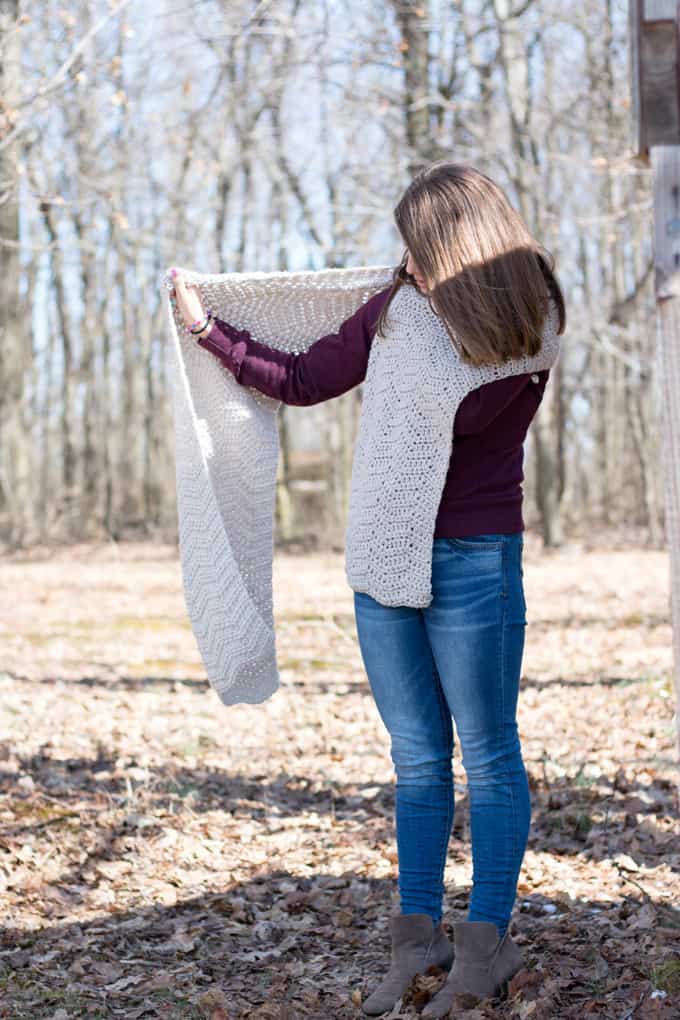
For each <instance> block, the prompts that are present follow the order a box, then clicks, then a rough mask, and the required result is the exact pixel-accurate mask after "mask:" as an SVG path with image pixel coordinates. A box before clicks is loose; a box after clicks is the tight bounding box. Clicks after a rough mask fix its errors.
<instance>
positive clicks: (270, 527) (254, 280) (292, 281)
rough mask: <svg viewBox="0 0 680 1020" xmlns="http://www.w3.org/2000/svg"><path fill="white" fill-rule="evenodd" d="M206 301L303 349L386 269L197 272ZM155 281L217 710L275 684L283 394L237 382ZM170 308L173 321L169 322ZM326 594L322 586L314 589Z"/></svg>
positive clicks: (186, 558)
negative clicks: (165, 328)
mask: <svg viewBox="0 0 680 1020" xmlns="http://www.w3.org/2000/svg"><path fill="white" fill-rule="evenodd" d="M177 268H178V269H179V270H180V271H181V272H182V274H183V276H184V278H185V279H186V280H187V281H188V282H189V281H191V282H196V283H197V284H198V286H199V292H200V295H201V299H202V303H203V307H204V308H212V309H213V311H214V313H215V315H217V316H218V317H219V318H221V319H223V320H224V321H225V322H229V323H230V324H231V325H233V326H235V327H236V328H237V329H247V330H248V331H249V332H250V334H251V336H252V337H253V339H255V340H258V341H259V342H260V343H264V344H267V345H268V346H270V347H275V348H279V349H282V350H287V351H294V352H300V351H304V350H308V349H309V347H310V346H311V345H312V344H313V343H314V342H315V341H316V340H318V339H319V338H320V337H321V336H325V335H326V334H328V333H331V332H335V331H336V330H337V329H338V328H339V326H340V325H341V324H342V323H343V322H344V321H345V319H347V318H349V316H350V315H352V314H353V312H355V311H356V310H357V309H358V308H359V307H360V306H361V305H362V304H364V303H365V302H366V301H367V300H368V299H369V298H370V297H372V296H373V295H374V294H375V293H377V292H378V291H380V290H383V289H384V288H385V287H386V286H388V285H389V283H390V281H391V279H392V272H393V267H391V266H368V267H358V268H353V269H323V270H306V271H300V272H272V273H262V272H253V273H218V274H205V273H197V272H194V271H192V270H190V269H188V268H184V267H181V266H178V267H177ZM169 270H170V267H168V269H166V271H165V273H164V274H163V276H162V279H161V288H162V291H163V293H164V299H165V303H166V310H167V315H168V322H169V326H170V334H171V350H172V354H171V357H172V400H173V416H174V426H175V475H176V488H177V517H178V534H179V552H180V563H181V570H182V584H183V590H184V598H185V602H186V606H187V611H188V615H189V619H190V621H191V626H192V630H193V633H194V636H195V638H196V643H197V645H198V649H199V652H200V654H201V657H202V659H203V663H204V666H205V670H206V674H207V677H208V680H209V682H210V684H211V686H212V687H213V688H214V690H215V691H216V692H217V694H218V696H219V698H220V700H221V701H222V702H223V703H224V704H225V705H234V704H241V703H248V704H258V703H260V702H262V701H265V700H266V699H267V698H269V697H271V695H272V694H273V693H274V692H275V691H276V690H277V688H278V686H279V681H280V678H279V673H278V668H277V662H276V640H275V628H274V615H273V599H272V564H273V552H274V509H275V495H276V473H277V464H278V454H279V440H278V429H277V421H276V414H277V411H278V408H279V407H280V401H277V400H273V399H272V398H271V397H268V396H266V395H265V394H262V393H260V392H259V391H258V390H256V389H254V388H252V387H247V386H241V385H240V384H239V383H238V382H237V381H236V379H234V377H233V376H232V374H231V373H230V371H229V369H228V368H227V367H226V366H225V365H223V364H222V363H221V361H219V359H218V358H216V357H215V356H214V355H213V354H211V353H210V351H207V350H204V349H203V348H202V347H200V346H199V345H198V344H197V343H196V341H195V340H193V339H192V338H191V337H190V336H189V335H188V334H187V333H186V332H185V331H184V330H183V329H182V322H181V319H180V318H179V316H178V315H177V313H175V311H174V308H173V305H172V303H171V301H170V289H171V288H172V278H171V276H170V273H169ZM176 315H177V317H176ZM320 597H322V593H320Z"/></svg>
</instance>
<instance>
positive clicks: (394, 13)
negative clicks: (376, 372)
mask: <svg viewBox="0 0 680 1020" xmlns="http://www.w3.org/2000/svg"><path fill="white" fill-rule="evenodd" d="M0 12H1V14H0V18H1V24H0V44H1V47H2V52H1V65H0V77H1V79H2V80H1V84H0V96H1V99H0V196H1V200H0V236H1V237H2V241H1V242H0V243H1V244H2V274H1V281H0V541H2V543H4V544H5V546H6V547H10V548H13V547H17V546H22V545H31V544H33V543H35V542H48V541H67V542H70V541H81V540H87V539H90V538H100V537H111V538H114V539H125V538H131V537H146V538H151V539H159V540H166V541H173V540H174V539H175V537H176V507H175V491H174V455H173V449H174V436H173V421H172V404H171V397H172V394H171V385H172V379H171V377H170V373H169V362H168V354H169V348H168V343H169V330H168V327H167V322H166V318H165V315H166V313H165V308H164V304H163V297H164V296H163V292H162V287H161V277H162V274H163V272H164V270H165V268H166V267H167V266H169V265H181V266H185V267H191V268H195V269H196V270H198V271H200V272H232V271H236V272H237V271H241V270H243V271H252V270H265V271H268V270H280V269H307V268H321V267H323V266H357V265H362V264H371V263H381V264H387V263H391V262H393V261H396V260H397V259H398V258H399V257H400V255H401V253H402V248H401V245H400V239H399V236H398V233H397V231H396V228H395V226H394V223H393V219H392V209H393V207H394V205H395V204H396V201H397V199H398V197H399V195H400V194H401V192H402V190H403V188H404V187H405V186H406V184H407V183H408V181H409V179H410V178H411V176H412V175H413V174H414V173H415V172H416V170H417V169H418V168H419V166H420V165H422V164H423V163H424V162H428V161H430V160H432V159H436V158H448V159H454V160H456V161H459V162H467V163H472V164H473V165H475V166H477V167H478V168H480V169H482V170H484V171H485V172H487V173H488V174H490V175H491V176H492V177H494V178H495V179H496V180H498V181H499V183H500V184H501V185H502V186H503V187H504V188H505V189H506V191H507V193H508V195H509V197H510V198H511V200H512V202H513V204H515V205H516V207H517V208H518V209H520V210H521V213H522V215H523V216H524V218H525V219H526V221H527V223H528V224H529V226H530V229H531V230H532V231H533V233H534V235H535V236H536V237H537V238H538V239H539V240H540V241H541V242H542V243H543V244H544V245H545V246H546V247H547V248H548V249H549V250H550V251H551V252H552V253H553V254H554V256H555V258H556V266H557V271H558V274H559V277H560V280H561V283H562V285H563V288H564V291H565V295H566V299H567V313H568V324H567V333H566V336H565V343H564V345H563V354H562V357H561V360H560V362H559V364H558V366H557V368H556V369H555V370H554V371H553V373H552V375H551V380H550V383H549V387H548V390H547V392H546V397H545V399H544V401H543V404H542V406H541V409H540V411H539V413H538V415H537V417H536V419H535V421H534V423H533V425H532V427H531V429H530V434H529V438H528V440H527V446H526V458H525V474H526V483H525V492H526V500H525V512H526V519H527V524H528V525H529V526H536V527H539V528H540V529H541V531H542V534H543V538H544V541H545V542H546V543H547V544H549V545H555V544H559V543H560V542H561V541H562V539H563V537H564V536H565V535H570V534H574V535H576V534H578V535H580V536H581V537H583V536H586V535H587V534H588V533H590V532H593V531H597V530H599V529H602V528H606V529H611V528H616V529H621V530H623V531H624V532H625V533H626V534H627V535H628V536H634V537H635V539H636V540H637V541H641V542H643V543H649V544H651V545H656V546H658V545H660V544H662V543H663V541H664V531H663V527H664V525H663V484H664V483H663V477H662V471H663V464H662V453H661V445H660V420H659V419H660V413H661V403H660V391H659V386H658V366H657V361H656V356H655V351H656V339H655V327H654V323H655V307H654V291H653V272H652V268H653V259H652V235H651V231H652V217H651V210H652V198H651V171H650V170H649V169H647V168H642V167H640V166H637V165H636V164H635V163H634V161H633V160H632V158H631V148H630V137H629V136H630V89H629V80H628V76H629V68H628V61H629V55H628V41H627V30H628V24H627V4H626V3H624V2H614V0H586V2H584V3H582V4H579V5H577V6H576V7H573V6H571V5H565V4H563V3H558V2H557V0H554V2H553V0H541V2H540V3H539V2H535V0H523V2H522V0H515V2H514V3H510V2H508V0H459V2H455V3H454V2H446V0H429V2H427V0H422V2H397V0H389V2H387V0H385V2H383V0H376V2H374V3H371V4H363V3H360V2H358V0H343V2H342V3H340V2H335V0H270V2H267V0H259V2H256V0H229V2H226V0H224V2H206V3H200V4H191V5H181V4H176V3H172V2H171V0H153V2H150V3H144V4H143V5H142V4H134V3H130V2H129V0H127V2H122V3H120V2H119V3H108V4H107V3H96V2H83V3H82V4H78V3H69V4H68V5H61V4H58V3H31V2H21V3H20V2H18V0H0ZM360 400H361V387H358V388H357V389H355V390H353V391H351V392H350V393H348V394H345V395H343V396H342V397H340V398H337V399H336V400H334V401H331V402H329V403H325V404H322V405H319V406H315V407H309V408H297V407H285V406H282V407H281V409H280V412H279V418H278V420H279V428H280V438H281V457H280V464H279V469H280V479H279V482H280V484H279V487H278V488H279V501H278V513H277V537H278V539H279V541H285V540H287V539H290V538H300V537H302V536H304V537H306V538H307V539H311V540H318V541H320V542H321V543H322V544H329V543H330V544H333V543H336V544H337V543H338V542H341V541H342V533H343V528H344V519H345V510H346V505H347V497H348V485H349V477H350V467H351V457H352V451H353V444H354V437H355V432H356V428H357V424H358V416H359V408H360Z"/></svg>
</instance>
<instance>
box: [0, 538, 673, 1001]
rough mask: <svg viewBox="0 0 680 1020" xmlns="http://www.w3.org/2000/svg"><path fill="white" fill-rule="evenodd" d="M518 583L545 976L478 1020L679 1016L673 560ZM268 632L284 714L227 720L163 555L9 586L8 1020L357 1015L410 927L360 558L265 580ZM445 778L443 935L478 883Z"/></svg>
mask: <svg viewBox="0 0 680 1020" xmlns="http://www.w3.org/2000/svg"><path fill="white" fill-rule="evenodd" d="M525 582H526V594H527V603H528V619H529V627H528V631H527V647H526V652H525V658H524V670H523V691H522V694H521V699H520V702H521V707H520V729H521V733H522V739H523V746H524V751H525V759H526V762H527V767H528V769H529V772H530V778H531V785H532V798H533V819H532V833H531V838H530V845H529V849H528V851H527V855H526V858H525V862H524V867H523V871H522V876H521V885H520V889H519V895H518V901H517V908H516V911H515V915H514V922H513V925H514V934H515V937H516V939H517V941H518V942H520V943H521V944H522V946H523V948H524V950H525V954H526V957H527V960H528V964H529V966H528V969H527V970H526V971H523V972H522V973H521V974H520V975H519V976H518V978H517V979H516V980H515V982H514V983H513V987H512V988H511V996H510V997H509V998H508V999H507V1000H505V1001H503V1002H493V1003H490V1002H488V1001H487V1002H486V1003H483V1004H481V1005H479V1006H477V1007H476V1009H473V1010H470V1011H466V1012H465V1013H464V1014H460V1015H465V1016H466V1017H469V1018H471V1020H478V1018H481V1017H501V1018H510V1017H513V1018H521V1020H526V1018H535V1020H554V1018H560V1020H561V1018H564V1020H568V1018H574V1020H576V1018H578V1020H581V1018H583V1017H606V1018H611V1020H624V1018H625V1020H642V1018H647V1017H663V1018H671V1017H675V1018H677V1017H678V1016H680V911H679V910H678V904H679V903H680V895H679V894H680V834H679V829H678V816H677V811H676V800H675V791H674V782H675V765H674V758H675V751H674V734H673V726H674V723H673V698H672V686H671V651H670V641H671V634H670V627H669V622H668V565H667V557H666V556H665V555H664V554H663V553H660V552H650V551H643V552H641V551H637V550H636V551H633V552H628V551H623V552H622V551H599V552H592V551H590V552H589V551H584V550H583V549H582V548H579V547H577V546H571V547H568V548H566V549H564V550H561V551H560V552H559V553H556V554H553V555H550V556H546V555H544V554H541V553H539V551H538V549H536V548H535V547H534V546H533V545H532V543H531V541H528V542H527V553H526V559H525ZM320 592H321V593H323V595H322V598H320V597H319V593H320ZM274 605H275V611H276V616H277V644H278V657H279V666H280V669H281V677H282V688H281V690H279V691H278V692H277V693H276V694H275V695H274V697H273V698H272V699H270V700H269V701H268V702H266V703H265V704H264V705H261V706H253V707H248V706H236V707H232V708H225V707H223V706H222V705H221V704H220V702H219V701H218V699H217V697H216V695H215V694H214V693H213V692H212V691H210V690H209V689H208V688H207V686H206V683H205V681H204V674H203V669H202V666H201V662H200V658H199V656H198V652H197V649H196V645H195V642H194V639H193V635H192V633H191V629H190V626H189V623H188V620H187V616H186V611H185V607H184V600H183V595H182V589H181V575H180V567H179V562H178V559H177V555H176V551H175V549H174V548H171V547H161V548H159V547H157V546H151V545H134V546H132V545H131V546H124V547H115V546H111V547H99V548H96V547H88V546H82V547H78V548H77V549H75V550H67V551H57V552H54V551H45V555H44V557H43V558H36V557H35V556H34V557H33V558H31V559H29V560H24V559H23V558H22V557H15V558H9V557H4V558H2V559H0V636H1V639H2V658H1V659H0V692H1V700H0V906H1V907H2V941H1V942H0V1017H11V1018H12V1020H15V1018H21V1020H23V1018H31V1020H33V1018H35V1020H41V1018H50V1020H70V1018H76V1017H78V1018H80V1017H82V1018H85V1017H86V1018H88V1020H95V1018H100V1017H124V1018H126V1020H135V1018H140V1017H163V1018H181V1020H191V1018H199V1017H200V1018H210V1020H225V1018H229V1020H241V1018H249V1017H253V1018H255V1017H257V1018H262V1020H267V1018H271V1020H297V1018H300V1020H307V1018H315V1020H330V1018H333V1020H341V1018H349V1017H358V1016H359V1015H360V1013H359V1010H358V1007H357V1003H358V1002H360V1000H361V997H362V995H364V994H365V992H366V990H367V988H369V987H370V986H371V984H372V982H373V981H374V979H375V977H376V976H378V975H379V974H380V973H381V972H382V970H383V969H384V966H385V963H386V959H387V952H388V936H387V921H388V918H389V915H390V913H391V912H392V911H395V910H397V909H398V906H397V899H396V889H395V882H394V875H395V861H396V858H395V850H394V839H393V822H392V810H393V785H392V783H393V780H392V770H391V764H390V761H389V755H388V742H387V736H386V734H385V732H384V731H383V729H382V725H381V723H380V720H379V717H378V714H377V711H376V709H375V706H374V703H373V701H372V699H371V696H370V692H369V690H368V685H367V682H366V678H365V674H364V672H363V668H362V664H361V659H360V654H359V649H358V645H357V642H356V633H355V629H354V620H353V615H352V600H351V592H350V589H349V588H348V587H347V585H346V582H345V577H344V572H343V563H342V557H341V556H340V555H336V554H329V555H318V554H317V555H305V556H304V557H298V556H292V555H287V554H282V553H281V554H277V558H276V561H275V591H274ZM454 768H455V770H456V784H457V800H456V816H455V822H454V836H453V838H452V841H451V846H450V850H449V857H448V866H447V889H448V894H447V902H446V914H445V921H446V922H449V923H450V922H452V921H453V920H455V919H456V918H458V917H463V916H464V912H465V907H466V903H467V897H468V893H469V887H470V876H471V866H470V855H469V833H468V812H467V802H466V794H465V774H464V772H463V770H462V768H461V766H460V762H459V757H458V751H457V750H456V758H455V763H454ZM440 981H441V977H436V976H435V977H428V978H423V979H420V980H419V981H417V982H416V985H415V987H414V988H413V990H412V992H413V994H412V995H409V996H407V1000H406V1001H405V1003H404V1005H403V1008H402V1010H401V1012H399V1014H398V1015H399V1016H402V1017H405V1018H406V1017H415V1016H417V1015H418V1009H419V1007H420V1005H421V1004H422V1003H423V1002H424V1001H425V1000H426V998H427V996H428V994H429V992H430V991H431V990H432V989H433V988H435V987H436V986H437V984H438V983H439V982H440ZM394 1015H395V1016H396V1015H397V1014H396V1013H395V1014H394Z"/></svg>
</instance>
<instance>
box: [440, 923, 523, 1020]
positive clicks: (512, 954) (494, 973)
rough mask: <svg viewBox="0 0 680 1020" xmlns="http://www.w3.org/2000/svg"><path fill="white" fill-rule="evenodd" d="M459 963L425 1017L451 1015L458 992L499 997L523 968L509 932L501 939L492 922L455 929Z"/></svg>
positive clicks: (457, 960)
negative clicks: (503, 988)
mask: <svg viewBox="0 0 680 1020" xmlns="http://www.w3.org/2000/svg"><path fill="white" fill-rule="evenodd" d="M453 932H454V939H453V941H454V946H455V950H456V959H455V963H454V965H453V967H452V969H451V972H450V974H449V976H448V978H447V981H446V984H445V985H444V986H443V988H441V989H440V990H439V992H438V993H437V994H436V995H435V997H434V999H433V1000H432V1002H430V1003H428V1004H427V1006H426V1007H425V1009H424V1010H423V1012H422V1015H423V1016H424V1017H427V1018H428V1020H431V1018H433V1017H444V1016H448V1014H449V1010H450V1009H451V1006H452V1005H453V998H454V996H455V995H456V994H457V993H458V992H468V993H469V994H471V995H476V996H478V997H479V998H480V999H483V998H484V997H485V996H487V995H496V994H497V993H498V992H499V991H500V990H501V988H502V986H503V985H504V984H505V982H506V981H509V979H510V978H511V977H512V976H513V974H516V973H517V971H518V970H520V969H521V967H522V965H523V961H522V954H521V953H520V951H519V948H518V946H517V945H516V943H515V942H513V941H512V939H511V938H510V933H509V932H508V931H506V933H505V935H504V936H503V938H499V937H498V928H497V927H496V925H495V924H492V923H491V922H490V921H459V922H458V923H457V924H454V926H453Z"/></svg>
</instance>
